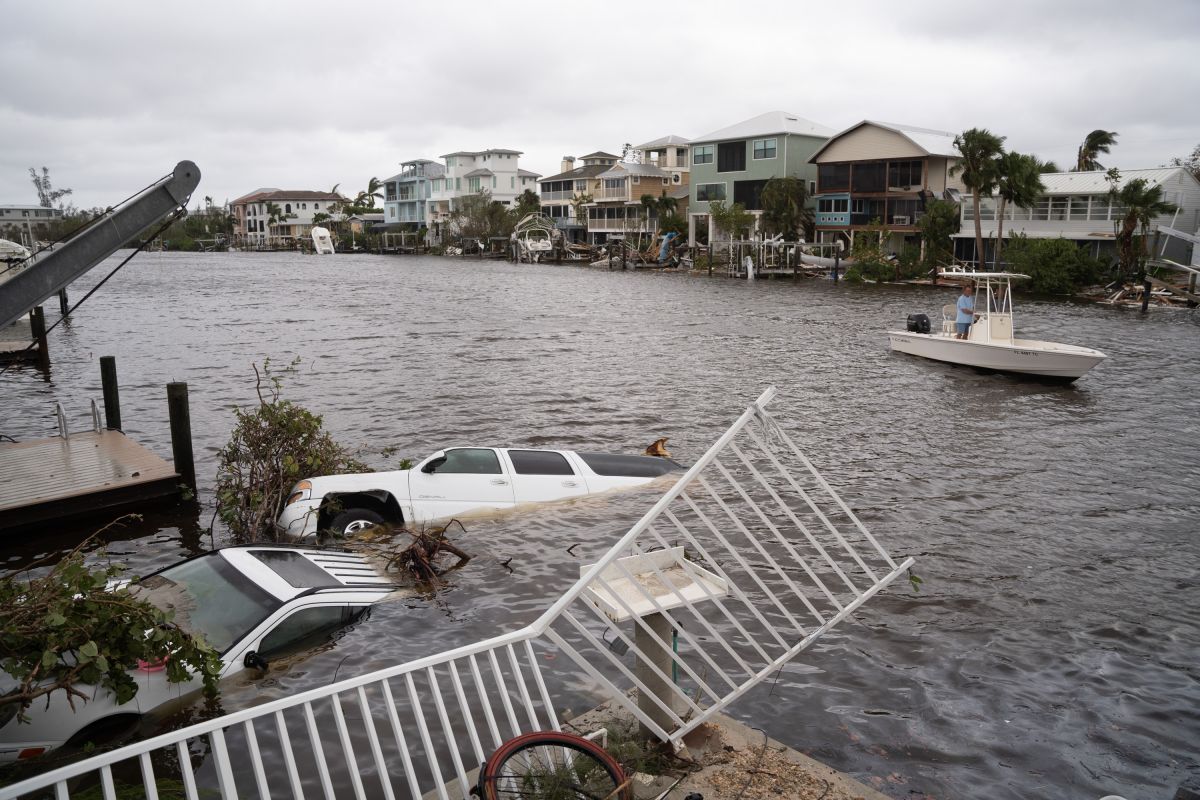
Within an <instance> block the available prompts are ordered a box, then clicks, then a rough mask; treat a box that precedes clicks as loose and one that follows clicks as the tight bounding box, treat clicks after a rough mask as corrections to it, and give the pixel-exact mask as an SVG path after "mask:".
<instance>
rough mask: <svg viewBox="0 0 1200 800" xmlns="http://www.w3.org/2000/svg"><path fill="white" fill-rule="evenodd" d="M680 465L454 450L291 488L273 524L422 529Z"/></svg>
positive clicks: (636, 481) (292, 531)
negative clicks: (410, 526)
mask: <svg viewBox="0 0 1200 800" xmlns="http://www.w3.org/2000/svg"><path fill="white" fill-rule="evenodd" d="M682 469H683V467H682V466H680V465H679V464H677V463H675V462H674V461H671V460H670V459H666V458H658V457H654V456H627V455H612V454H607V453H577V452H574V451H570V450H535V449H529V448H516V447H512V448H506V447H455V448H450V449H447V450H439V451H438V452H436V453H434V454H433V455H431V456H429V457H428V458H426V459H425V460H423V461H421V462H420V463H418V464H417V465H416V466H414V467H413V468H412V469H401V470H395V471H392V472H368V473H362V474H357V475H323V476H321V477H317V478H308V479H306V480H302V481H300V482H299V483H297V484H296V485H295V487H293V488H292V492H291V495H290V496H289V497H288V501H287V505H286V506H285V507H284V509H283V513H281V514H280V515H279V519H278V520H277V521H276V525H277V526H278V528H279V529H280V530H281V531H282V532H284V533H286V534H288V535H289V536H293V537H297V538H304V537H308V536H313V535H315V534H316V533H317V532H318V531H330V532H332V533H334V534H335V535H345V534H347V533H353V532H354V531H357V530H360V529H362V528H365V527H369V526H371V525H377V524H379V523H382V522H390V523H395V524H406V523H418V524H419V523H423V522H428V521H431V520H436V519H447V518H450V517H454V516H457V515H460V514H465V513H467V512H470V511H476V510H479V509H502V508H511V507H513V506H517V505H521V504H523V503H540V502H546V501H550V500H562V499H565V498H569V497H578V496H581V495H587V494H596V493H597V492H604V491H608V490H610V489H618V488H621V487H626V486H640V485H641V484H644V483H648V482H649V481H652V480H654V479H655V478H658V477H660V476H662V475H666V474H668V473H670V472H678V471H681V470H682Z"/></svg>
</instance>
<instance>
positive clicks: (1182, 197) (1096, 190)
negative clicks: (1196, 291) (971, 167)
mask: <svg viewBox="0 0 1200 800" xmlns="http://www.w3.org/2000/svg"><path fill="white" fill-rule="evenodd" d="M1107 177H1108V176H1107V173H1106V172H1101V171H1097V172H1051V173H1047V174H1045V175H1042V184H1043V185H1044V186H1045V187H1046V191H1045V192H1044V193H1043V194H1042V195H1041V196H1040V197H1039V198H1038V199H1037V201H1036V202H1035V203H1034V204H1033V205H1032V206H1030V207H1029V208H1015V207H1013V206H1012V205H1011V204H1007V205H1006V206H1005V211H1004V235H1005V236H1006V237H1009V236H1017V235H1021V234H1024V235H1025V236H1028V237H1030V238H1034V239H1068V240H1070V241H1072V242H1075V243H1076V244H1078V245H1080V246H1081V247H1086V248H1087V252H1088V254H1089V255H1090V256H1092V257H1093V258H1115V256H1116V232H1117V229H1118V227H1119V225H1120V221H1121V219H1122V217H1123V213H1124V212H1123V209H1121V208H1119V207H1114V203H1113V201H1112V200H1111V199H1110V197H1109V190H1110V188H1111V186H1110V184H1109V182H1108V180H1107ZM1135 178H1142V179H1144V180H1146V182H1147V183H1148V184H1149V185H1150V186H1161V187H1162V195H1163V199H1164V200H1166V201H1167V202H1169V203H1173V204H1174V205H1176V206H1178V207H1179V210H1178V211H1176V212H1174V213H1173V214H1164V215H1162V216H1161V217H1158V218H1157V219H1155V220H1154V221H1153V222H1152V223H1151V225H1150V231H1151V232H1153V231H1155V230H1156V229H1157V228H1158V227H1159V226H1160V225H1165V226H1167V227H1170V228H1174V229H1175V230H1181V231H1183V232H1185V233H1195V232H1197V231H1200V182H1197V180H1196V178H1195V177H1194V176H1193V175H1192V174H1191V173H1190V172H1189V171H1188V170H1187V169H1186V168H1184V167H1159V168H1156V169H1127V170H1121V180H1120V182H1119V183H1118V187H1120V186H1124V185H1125V184H1126V183H1127V182H1129V181H1131V180H1133V179H1135ZM998 207H999V198H998V197H985V198H983V199H982V200H981V202H980V204H979V221H980V227H981V228H982V230H983V238H984V256H985V259H991V258H992V253H993V248H994V246H995V243H994V240H995V238H996V229H997V221H996V210H997V209H998ZM960 213H961V215H962V225H961V228H960V229H959V232H958V233H956V234H955V235H954V255H955V257H957V258H959V259H961V260H963V261H974V260H975V208H974V205H973V204H972V203H970V202H969V201H967V202H963V204H962V209H961V212H960ZM1164 247H1165V250H1163V248H1164ZM1160 251H1161V253H1160ZM1160 254H1161V255H1162V256H1164V257H1166V258H1169V259H1171V260H1173V261H1177V262H1180V263H1183V264H1187V263H1188V259H1189V254H1188V246H1187V244H1186V243H1185V242H1183V241H1181V240H1179V239H1176V238H1173V237H1170V238H1164V240H1163V241H1162V242H1160V243H1159V250H1156V251H1155V255H1160Z"/></svg>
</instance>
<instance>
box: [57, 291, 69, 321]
mask: <svg viewBox="0 0 1200 800" xmlns="http://www.w3.org/2000/svg"><path fill="white" fill-rule="evenodd" d="M70 310H71V304H70V303H69V302H67V290H66V289H59V290H58V311H59V313H60V314H61V315H62V316H64V317H65V316H66V315H67V312H68V311H70Z"/></svg>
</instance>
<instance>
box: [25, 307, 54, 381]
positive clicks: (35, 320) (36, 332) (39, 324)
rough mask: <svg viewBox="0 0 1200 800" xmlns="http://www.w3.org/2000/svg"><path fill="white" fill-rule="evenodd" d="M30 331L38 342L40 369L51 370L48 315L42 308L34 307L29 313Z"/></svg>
mask: <svg viewBox="0 0 1200 800" xmlns="http://www.w3.org/2000/svg"><path fill="white" fill-rule="evenodd" d="M29 330H30V332H31V333H33V338H34V341H36V342H37V354H38V356H37V358H38V367H39V368H41V369H43V370H47V369H50V348H49V345H48V344H47V342H46V313H45V312H44V311H43V310H42V307H41V306H34V307H33V310H32V311H30V312H29Z"/></svg>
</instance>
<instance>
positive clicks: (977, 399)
mask: <svg viewBox="0 0 1200 800" xmlns="http://www.w3.org/2000/svg"><path fill="white" fill-rule="evenodd" d="M116 263H117V262H116V260H115V259H114V260H110V261H109V262H108V263H107V264H106V265H102V266H101V267H100V268H98V269H97V270H94V271H93V273H92V274H91V275H89V276H87V277H86V278H85V279H84V280H82V281H80V283H79V284H78V285H76V286H75V287H73V288H72V290H71V294H72V299H76V298H77V297H81V296H82V294H83V292H84V291H85V290H86V289H87V288H89V287H90V286H92V285H94V284H95V282H96V281H98V280H99V279H100V277H101V276H102V275H103V274H104V273H105V272H106V271H107V269H106V268H107V267H109V266H111V265H115V264H116ZM952 296H953V292H952V290H950V289H927V288H916V287H877V286H849V285H845V284H843V285H839V286H835V285H833V284H831V283H830V282H828V281H819V280H807V281H801V282H799V283H798V284H793V283H791V282H790V281H758V282H754V283H748V282H745V281H734V280H728V279H725V278H720V277H717V278H711V279H710V278H707V277H704V276H687V275H676V274H663V273H634V272H625V273H623V272H619V271H617V272H608V271H604V270H590V269H585V268H576V267H567V266H558V267H556V266H551V265H546V266H539V265H532V266H531V265H512V264H507V263H496V262H479V261H472V260H458V259H442V258H435V257H382V256H369V255H361V256H337V257H332V258H318V257H311V256H307V257H306V256H297V255H290V254H240V253H230V254H206V255H199V254H173V253H166V254H143V255H140V256H138V257H137V258H135V259H134V260H133V261H132V262H131V263H130V264H129V265H128V266H127V267H126V268H125V269H124V270H123V271H122V272H120V273H118V275H117V276H116V277H114V278H113V280H112V281H110V282H109V283H108V284H107V285H106V286H104V287H103V288H102V289H101V290H100V291H99V292H98V293H97V294H96V295H95V296H94V297H93V298H91V299H90V300H89V301H88V302H87V303H86V304H85V305H84V306H83V307H82V308H81V309H80V310H79V311H78V312H77V318H76V319H74V320H73V321H71V322H70V323H69V325H68V326H64V327H60V328H59V329H58V330H56V331H54V332H53V333H52V334H51V356H52V359H53V367H52V370H51V372H50V374H49V376H48V377H47V376H43V375H41V374H40V373H39V372H37V371H36V370H34V369H33V368H30V367H24V368H21V369H18V370H15V371H9V372H8V373H6V374H4V375H2V376H0V434H5V435H8V436H12V437H15V438H17V439H28V438H34V437H40V436H49V435H53V433H54V432H55V418H54V403H55V402H56V401H57V402H61V403H62V404H63V406H64V408H65V409H66V411H67V413H68V416H69V417H70V419H71V422H72V424H73V425H74V426H75V427H77V428H79V427H86V426H87V425H89V424H90V421H89V411H88V403H89V401H90V400H91V399H93V398H95V399H97V400H99V398H100V377H99V375H100V371H99V357H100V356H103V355H115V356H116V357H117V369H118V373H119V375H120V382H121V403H122V416H123V419H124V422H125V428H126V431H127V433H129V434H130V435H131V436H132V437H134V438H135V439H137V440H138V441H141V442H143V443H145V444H147V445H148V446H150V447H151V448H153V449H154V450H156V451H157V452H158V453H159V454H161V455H162V456H164V457H166V458H169V457H170V443H169V433H168V426H167V409H166V400H165V388H164V385H165V384H166V383H167V382H169V381H175V380H178V381H187V382H188V384H189V387H190V394H191V415H192V426H193V432H194V440H195V449H196V454H197V459H198V463H197V470H198V473H199V475H198V477H199V480H200V483H201V491H200V496H199V499H200V501H201V507H200V510H199V511H198V512H197V511H195V510H192V511H183V512H180V511H175V510H166V511H159V512H154V513H151V514H148V515H147V516H146V518H145V520H144V521H143V522H141V523H138V524H133V525H129V526H126V527H124V528H121V529H118V530H114V531H109V532H108V533H107V534H106V538H107V539H108V540H109V542H110V546H109V554H110V555H112V556H114V557H116V558H118V559H119V560H121V561H122V562H124V563H127V564H129V565H130V566H131V567H132V568H133V571H134V572H135V573H144V572H146V571H149V570H150V569H152V568H157V567H160V566H163V565H166V564H168V563H170V562H172V561H174V560H176V559H178V558H180V557H183V556H186V555H189V554H191V553H194V552H196V551H197V550H199V549H202V548H207V547H210V546H212V544H214V543H216V544H220V543H222V542H223V541H224V536H223V534H222V532H221V531H220V530H219V529H218V531H217V532H216V533H215V534H213V535H210V534H209V533H207V531H206V529H207V528H208V526H209V523H210V520H211V515H212V505H211V499H212V495H211V486H212V483H213V479H214V475H215V469H216V453H217V451H218V450H219V449H220V448H221V447H222V446H223V445H224V443H225V441H226V439H227V437H228V435H229V432H230V429H231V426H232V424H233V415H232V413H231V408H232V407H233V406H235V405H249V404H251V403H252V402H254V400H255V384H254V372H253V365H254V364H256V363H257V364H261V363H262V361H263V360H264V359H265V358H268V357H269V358H270V359H271V362H272V364H275V365H286V364H288V363H289V362H290V361H291V360H292V359H293V358H296V357H299V358H300V359H301V361H300V363H299V364H298V366H297V369H296V371H295V373H294V374H292V375H290V376H288V377H287V378H286V381H285V388H284V393H285V396H286V397H287V398H289V399H292V400H294V401H296V402H298V403H301V404H303V405H305V406H307V407H308V408H309V409H311V410H313V411H314V412H317V413H319V414H322V415H324V418H325V424H326V427H327V428H328V429H329V430H330V431H331V433H332V434H333V436H334V437H335V438H336V439H337V440H339V441H340V442H342V443H344V444H347V445H349V446H351V447H353V448H355V449H357V450H358V451H359V454H360V457H361V458H362V459H363V460H365V461H367V462H368V463H369V464H371V465H372V466H375V467H377V468H385V467H395V466H396V465H397V464H398V463H399V460H400V459H401V458H404V457H411V458H419V457H421V456H424V455H426V454H428V453H429V452H432V451H433V450H436V449H439V448H441V447H443V446H447V445H454V444H493V445H529V446H536V445H543V446H560V447H564V448H586V449H594V450H614V451H621V452H631V453H632V452H640V451H641V449H642V448H644V447H645V446H646V445H647V444H649V443H650V442H652V441H653V440H654V439H656V438H658V437H660V436H669V437H670V440H671V441H670V444H669V448H670V449H671V451H672V452H673V453H674V455H675V456H676V458H678V459H679V460H681V461H684V462H688V461H690V460H691V459H694V458H695V457H697V456H698V455H699V454H700V453H702V452H703V451H704V450H705V449H706V448H707V447H708V445H709V444H710V443H711V442H712V440H714V439H715V438H716V437H717V436H718V435H719V434H720V433H721V432H722V431H723V430H724V429H725V428H726V427H727V425H728V424H729V423H730V422H731V421H732V420H733V419H734V418H735V417H736V416H737V415H738V414H739V413H740V412H741V410H742V409H743V408H744V407H745V405H746V404H747V403H749V402H750V401H751V400H753V399H754V398H755V397H756V396H757V395H758V394H759V393H760V392H761V390H762V389H763V388H764V387H766V386H767V385H771V384H773V385H775V386H777V387H778V388H779V390H780V397H779V399H777V400H776V401H775V403H774V405H773V407H772V410H773V413H774V414H775V415H776V416H777V417H778V418H779V419H780V420H781V421H782V423H783V424H784V426H785V427H786V428H787V429H788V430H789V431H790V432H791V434H792V436H793V437H794V438H795V439H796V440H797V442H798V443H799V444H800V445H801V446H802V447H804V448H805V449H806V451H807V453H808V455H809V456H810V458H811V459H812V460H813V461H814V463H815V464H816V465H817V467H818V468H819V469H821V470H822V471H823V472H824V474H825V476H826V477H827V478H828V480H829V481H830V482H831V483H832V484H833V485H834V486H835V487H836V488H837V489H838V491H839V492H840V493H841V494H842V495H843V497H844V498H845V499H846V500H847V502H848V503H849V504H850V505H851V506H852V507H853V508H855V509H856V510H857V511H858V512H859V514H860V516H861V517H862V518H863V520H864V521H865V522H866V524H867V525H868V526H870V527H871V528H872V530H873V532H874V533H876V535H878V536H879V537H880V538H881V540H882V541H883V542H884V544H885V545H886V546H887V547H888V548H889V549H890V550H891V552H892V553H893V554H894V555H896V556H897V560H899V557H905V556H909V555H911V556H915V557H916V559H917V565H916V568H915V571H916V572H917V573H918V574H919V575H920V576H921V578H923V580H924V584H923V585H922V587H921V590H920V592H919V593H915V592H914V591H913V590H912V589H911V588H910V587H909V586H907V585H901V584H900V583H897V584H896V585H893V586H892V587H891V588H889V589H888V590H887V591H886V592H884V593H883V594H882V595H880V596H879V597H877V598H875V599H873V600H872V601H871V602H870V603H868V604H867V605H866V606H865V608H864V609H863V610H862V611H861V612H860V613H859V614H857V615H856V619H855V621H854V622H851V623H850V624H846V625H845V626H844V627H842V628H839V629H837V630H835V631H834V632H833V633H832V634H830V635H828V636H826V637H825V638H823V639H822V640H820V642H819V643H818V644H817V645H816V646H814V648H812V649H811V650H810V651H807V652H805V653H803V654H802V656H801V658H800V659H799V660H797V661H796V662H795V663H793V664H792V665H790V666H789V667H787V668H786V669H784V670H783V671H782V672H781V673H780V674H779V676H778V678H777V679H775V680H774V681H771V682H769V683H768V684H766V685H763V686H762V687H759V688H758V689H756V690H755V691H753V692H751V693H750V694H749V695H748V696H746V697H745V698H743V699H742V700H741V701H739V702H738V703H737V704H735V705H734V706H733V708H732V713H733V714H734V715H735V716H738V717H740V718H741V719H743V720H745V721H747V722H748V723H749V724H751V725H755V726H758V727H760V728H762V729H763V730H764V731H765V732H766V733H768V734H770V735H771V736H773V737H775V738H777V739H780V740H782V741H784V742H786V743H788V744H790V745H792V746H794V747H796V748H798V749H800V750H803V751H805V752H808V753H810V754H811V755H813V756H814V757H816V758H818V759H820V760H822V761H825V762H826V763H828V764H830V765H831V766H833V767H835V768H837V769H840V770H844V771H846V772H849V773H851V774H853V775H856V776H858V777H860V778H861V779H863V780H865V781H867V782H869V783H872V784H873V785H875V786H876V787H877V788H879V789H880V790H881V791H883V792H885V793H886V794H889V795H891V796H894V797H898V798H920V797H937V798H959V797H979V798H983V797H986V798H1033V797H1048V798H1060V797H1061V798H1066V797H1071V798H1099V797H1100V796H1102V795H1104V794H1108V793H1117V794H1122V795H1124V796H1126V797H1127V798H1130V800H1136V799H1137V798H1147V799H1149V798H1162V797H1167V796H1170V795H1171V794H1172V793H1173V792H1174V790H1175V788H1176V787H1178V786H1179V785H1180V784H1181V783H1183V782H1184V781H1185V780H1187V779H1189V778H1196V777H1200V753H1198V751H1200V744H1198V743H1200V710H1198V709H1200V685H1198V681H1200V673H1198V671H1197V665H1196V656H1197V645H1198V644H1200V602H1197V601H1198V600H1200V591H1198V589H1200V575H1198V574H1197V565H1198V564H1200V543H1198V541H1197V536H1196V532H1197V527H1198V526H1197V522H1196V520H1197V513H1198V512H1200V458H1198V457H1197V454H1196V445H1197V442H1198V441H1200V425H1198V423H1197V413H1198V411H1200V400H1198V396H1197V394H1198V393H1197V388H1198V386H1200V382H1198V378H1197V376H1198V374H1200V355H1198V354H1200V316H1197V313H1196V312H1188V311H1154V312H1152V313H1150V314H1149V315H1147V316H1142V315H1140V314H1139V313H1137V312H1136V311H1135V312H1130V311H1125V310H1119V309H1109V308H1103V307H1098V306H1093V305H1082V304H1075V303H1067V302H1050V301H1040V302H1039V301H1029V302H1026V303H1024V304H1020V305H1018V308H1017V313H1018V321H1017V326H1018V329H1019V331H1020V333H1021V335H1023V336H1025V337H1027V338H1046V339H1053V340H1059V341H1065V342H1070V343H1075V344H1082V345H1087V346H1091V347H1096V348H1098V349H1101V350H1103V351H1105V352H1106V353H1108V355H1109V358H1108V360H1107V361H1106V362H1104V363H1103V364H1101V365H1100V366H1099V367H1098V368H1097V369H1096V370H1094V372H1093V373H1092V374H1090V375H1088V376H1086V377H1085V378H1083V379H1082V380H1080V381H1078V382H1077V383H1076V384H1075V385H1072V386H1051V385H1045V384H1039V383H1031V382H1026V381H1022V380H1018V379H1015V378H1011V377H1005V376H998V375H984V374H980V373H977V372H975V371H973V370H969V369H963V368H956V367H950V366H947V365H940V364H936V363H933V362H927V361H922V360H919V359H916V358H913V357H909V356H904V355H898V354H892V353H890V352H889V351H888V349H887V340H886V336H885V335H884V331H885V330H886V329H887V328H888V327H894V326H899V325H902V324H903V322H904V319H905V317H906V316H907V314H909V313H912V312H915V311H925V312H927V313H931V315H932V312H934V311H936V310H937V309H938V308H939V307H940V306H941V305H942V304H943V303H944V302H948V301H949V300H950V299H951V298H952ZM51 317H52V319H53V318H54V315H53V314H51ZM0 479H2V476H0ZM658 491H661V487H659V488H657V489H654V490H638V491H632V492H627V493H623V494H618V495H611V496H606V497H603V498H590V499H587V500H585V501H582V502H578V503H572V504H566V505H561V504H560V505H552V506H547V507H543V508H542V509H539V510H537V511H534V512H520V513H516V514H507V515H505V514H498V515H493V516H485V517H482V518H479V519H474V520H471V521H470V522H469V523H468V526H467V527H468V531H467V533H466V534H464V535H462V536H461V537H460V539H459V543H460V545H461V546H463V547H464V548H465V549H466V550H468V551H469V552H471V553H472V554H474V555H475V559H474V560H473V561H472V562H471V563H470V564H469V565H468V566H467V567H466V568H465V569H463V570H461V571H459V572H457V573H455V574H454V576H453V578H452V583H451V585H450V586H448V587H447V588H446V589H444V590H443V591H440V592H439V593H438V594H437V595H436V596H434V597H432V598H417V597H413V598H408V599H405V600H403V601H399V602H396V603H392V604H389V605H386V606H383V607H380V608H378V609H377V610H376V611H375V612H374V613H373V614H372V615H371V617H370V619H369V620H368V621H367V622H365V623H363V624H361V625H359V626H358V627H357V628H355V629H354V630H352V631H351V632H349V633H348V634H347V635H346V636H345V637H344V638H342V639H341V640H339V641H338V642H337V643H335V644H334V645H332V646H330V647H326V648H324V649H322V650H321V651H320V652H317V653H314V654H312V655H311V656H310V657H309V658H306V659H303V660H298V661H296V662H295V663H293V664H291V665H285V666H283V667H280V668H277V669H276V668H273V669H272V672H271V674H270V676H269V677H268V678H267V679H264V680H259V681H250V680H248V679H245V680H241V681H234V682H233V685H231V686H228V687H226V690H225V694H224V700H223V702H224V705H225V708H226V709H227V710H229V709H233V708H237V707H240V706H243V705H247V704H251V703H256V702H261V701H263V700H265V699H271V698H274V697H279V696H284V695H285V694H289V693H293V692H295V691H296V690H298V689H301V688H308V687H313V686H318V685H324V684H327V683H329V682H330V681H331V680H333V679H334V678H335V677H337V678H344V677H348V676H350V675H354V674H361V673H362V672H365V671H367V670H370V669H374V668H379V667H383V666H386V665H391V664H395V663H398V662H402V661H407V660H410V659H413V658H416V657H419V656H422V655H426V654H429V653H433V652H437V651H439V650H442V649H444V648H447V647H451V646H454V645H456V644H461V643H465V642H469V641H474V640H476V639H479V638H482V637H485V636H490V635H493V634H495V633H497V632H499V631H503V630H511V629H513V628H516V627H519V626H521V625H523V624H525V623H526V622H528V621H530V620H532V619H533V618H534V617H536V616H537V614H538V613H539V612H540V611H542V610H543V609H544V608H545V607H546V606H547V605H548V604H549V603H550V601H551V599H552V598H554V597H555V596H557V594H558V593H559V592H560V591H561V590H562V589H563V588H565V587H566V586H568V585H569V584H570V582H571V580H572V575H573V574H574V575H578V566H579V564H581V563H588V562H590V561H591V560H592V559H594V558H595V557H596V556H597V555H599V554H600V553H601V552H603V550H604V549H606V547H607V546H608V544H609V543H611V542H612V541H614V540H615V539H616V538H617V537H618V536H619V535H620V534H622V533H623V532H624V531H625V530H626V529H627V528H628V526H629V525H630V524H632V522H633V521H635V520H636V519H637V518H638V517H640V516H641V515H642V514H643V513H644V512H645V510H646V509H647V508H648V507H649V505H650V504H651V503H652V502H653V501H654V499H656V495H657V492H658ZM84 532H85V529H83V528H60V529H56V530H55V531H48V532H45V533H44V534H42V535H40V536H37V537H22V538H21V539H20V540H19V541H15V542H5V543H4V545H3V548H2V550H0V553H2V554H3V558H0V566H7V567H10V568H11V567H15V566H19V565H22V564H24V563H28V561H29V560H31V559H32V558H34V557H36V556H41V555H44V554H52V553H54V552H55V551H59V550H63V549H66V548H69V547H71V546H73V545H74V544H75V543H77V542H78V541H79V539H80V538H81V537H82V535H83V534H84ZM575 543H582V545H581V546H580V547H578V548H574V549H573V550H572V552H568V551H567V548H568V547H570V546H571V545H573V544H575ZM509 558H511V559H512V560H511V562H509V564H508V566H507V567H504V566H503V565H502V564H501V562H503V561H504V560H506V559H509ZM576 710H582V709H576Z"/></svg>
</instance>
